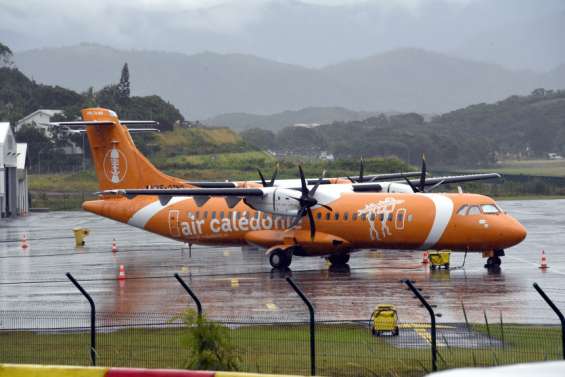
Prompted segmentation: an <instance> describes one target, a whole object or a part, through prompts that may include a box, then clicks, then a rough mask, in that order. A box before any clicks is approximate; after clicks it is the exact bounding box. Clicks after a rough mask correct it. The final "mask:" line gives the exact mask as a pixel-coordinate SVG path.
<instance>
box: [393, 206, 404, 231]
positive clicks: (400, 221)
mask: <svg viewBox="0 0 565 377" xmlns="http://www.w3.org/2000/svg"><path fill="white" fill-rule="evenodd" d="M405 220H406V208H401V209H399V210H398V211H396V221H395V228H396V230H404V221H405Z"/></svg>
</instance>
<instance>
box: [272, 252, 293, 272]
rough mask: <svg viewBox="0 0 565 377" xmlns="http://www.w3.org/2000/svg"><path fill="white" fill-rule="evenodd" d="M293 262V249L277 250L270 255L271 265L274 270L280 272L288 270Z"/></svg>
mask: <svg viewBox="0 0 565 377" xmlns="http://www.w3.org/2000/svg"><path fill="white" fill-rule="evenodd" d="M290 262H292V251H291V249H275V250H273V251H272V252H271V254H270V255H269V263H271V266H273V268H277V269H280V270H284V269H287V268H288V266H290Z"/></svg>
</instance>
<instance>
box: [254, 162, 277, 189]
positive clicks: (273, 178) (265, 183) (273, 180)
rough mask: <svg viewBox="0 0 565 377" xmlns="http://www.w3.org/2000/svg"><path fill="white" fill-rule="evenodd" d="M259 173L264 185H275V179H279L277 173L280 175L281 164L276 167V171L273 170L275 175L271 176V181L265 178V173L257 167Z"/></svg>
mask: <svg viewBox="0 0 565 377" xmlns="http://www.w3.org/2000/svg"><path fill="white" fill-rule="evenodd" d="M257 173H259V177H260V178H261V184H262V185H263V187H273V186H274V184H275V180H276V179H277V175H279V165H278V164H277V166H276V167H275V171H274V172H273V176H272V177H271V181H270V182H267V181H266V180H265V177H264V176H263V173H261V170H259V168H257Z"/></svg>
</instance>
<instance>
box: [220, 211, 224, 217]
mask: <svg viewBox="0 0 565 377" xmlns="http://www.w3.org/2000/svg"><path fill="white" fill-rule="evenodd" d="M223 218H224V211H222V212H220V219H223Z"/></svg>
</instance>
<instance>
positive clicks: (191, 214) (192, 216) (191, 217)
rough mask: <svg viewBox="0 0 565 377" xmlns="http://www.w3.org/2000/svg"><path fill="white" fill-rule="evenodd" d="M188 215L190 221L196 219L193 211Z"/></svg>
mask: <svg viewBox="0 0 565 377" xmlns="http://www.w3.org/2000/svg"><path fill="white" fill-rule="evenodd" d="M187 215H188V218H189V219H194V214H193V213H192V211H188V214H187Z"/></svg>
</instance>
